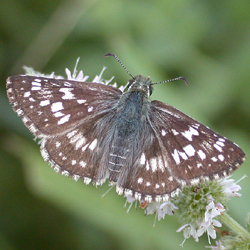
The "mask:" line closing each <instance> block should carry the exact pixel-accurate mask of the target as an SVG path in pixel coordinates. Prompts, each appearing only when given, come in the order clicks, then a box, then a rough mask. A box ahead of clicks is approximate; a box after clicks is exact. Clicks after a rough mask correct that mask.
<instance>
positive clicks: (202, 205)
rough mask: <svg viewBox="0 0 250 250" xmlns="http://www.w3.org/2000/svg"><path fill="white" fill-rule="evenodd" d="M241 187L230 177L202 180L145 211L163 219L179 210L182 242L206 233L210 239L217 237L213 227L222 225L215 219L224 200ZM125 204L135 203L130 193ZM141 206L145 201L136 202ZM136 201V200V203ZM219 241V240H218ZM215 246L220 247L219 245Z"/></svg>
mask: <svg viewBox="0 0 250 250" xmlns="http://www.w3.org/2000/svg"><path fill="white" fill-rule="evenodd" d="M239 190H241V187H240V186H239V185H238V184H237V182H235V181H234V180H233V179H229V177H227V178H225V179H222V180H220V181H216V182H215V181H214V182H212V181H211V182H204V183H201V184H200V185H199V186H198V187H197V186H196V187H186V188H184V190H183V192H182V193H181V194H180V195H179V196H178V197H175V198H174V199H172V200H171V201H167V202H163V203H160V202H152V203H147V205H146V208H145V214H147V215H151V214H156V218H158V220H161V219H164V218H165V215H173V214H175V211H176V210H177V211H179V213H178V215H179V219H180V222H181V223H182V224H183V225H182V226H181V227H180V228H179V229H178V230H177V232H183V236H184V241H183V242H182V245H183V244H184V242H185V240H186V239H188V238H190V237H193V238H194V240H195V241H197V242H198V241H199V237H201V236H202V235H203V234H207V237H208V242H209V244H210V243H211V242H210V238H212V239H215V238H216V227H221V226H222V224H221V222H220V221H219V220H218V219H217V218H218V216H220V215H223V212H225V211H226V205H225V203H226V202H227V201H228V200H229V199H230V197H240V196H241V194H240V193H238V191H239ZM125 197H126V198H127V201H126V203H130V206H129V208H128V211H129V209H130V208H131V206H132V204H133V203H134V202H137V201H136V200H135V199H134V198H133V197H132V196H125ZM139 203H140V205H141V207H143V206H144V205H143V206H142V204H145V202H144V201H139ZM136 204H137V203H136ZM220 244H221V243H220ZM218 249H223V248H222V247H221V248H218Z"/></svg>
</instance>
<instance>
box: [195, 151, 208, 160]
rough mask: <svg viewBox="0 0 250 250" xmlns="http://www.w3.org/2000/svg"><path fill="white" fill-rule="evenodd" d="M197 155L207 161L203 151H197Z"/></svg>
mask: <svg viewBox="0 0 250 250" xmlns="http://www.w3.org/2000/svg"><path fill="white" fill-rule="evenodd" d="M197 154H198V155H199V156H200V158H201V159H202V160H204V159H206V154H205V153H204V152H203V151H202V150H201V149H200V150H198V151H197Z"/></svg>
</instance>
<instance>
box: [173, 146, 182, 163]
mask: <svg viewBox="0 0 250 250" xmlns="http://www.w3.org/2000/svg"><path fill="white" fill-rule="evenodd" d="M178 152H179V151H178V150H177V149H175V150H174V153H173V154H172V156H173V158H174V161H175V163H176V164H177V165H178V164H180V162H181V161H180V157H179V154H178Z"/></svg>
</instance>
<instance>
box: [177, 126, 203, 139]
mask: <svg viewBox="0 0 250 250" xmlns="http://www.w3.org/2000/svg"><path fill="white" fill-rule="evenodd" d="M181 134H182V135H183V136H184V137H186V138H187V139H188V140H189V141H192V140H193V138H192V136H193V135H199V132H198V130H196V129H194V128H192V127H189V130H187V131H185V132H182V133H181Z"/></svg>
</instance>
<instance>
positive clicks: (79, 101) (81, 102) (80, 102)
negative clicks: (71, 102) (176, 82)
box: [76, 100, 86, 104]
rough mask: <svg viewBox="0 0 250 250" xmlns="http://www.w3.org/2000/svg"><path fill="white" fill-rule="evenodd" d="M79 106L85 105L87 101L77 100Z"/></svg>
mask: <svg viewBox="0 0 250 250" xmlns="http://www.w3.org/2000/svg"><path fill="white" fill-rule="evenodd" d="M76 101H77V102H78V103H79V104H83V103H85V102H86V100H76Z"/></svg>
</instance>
